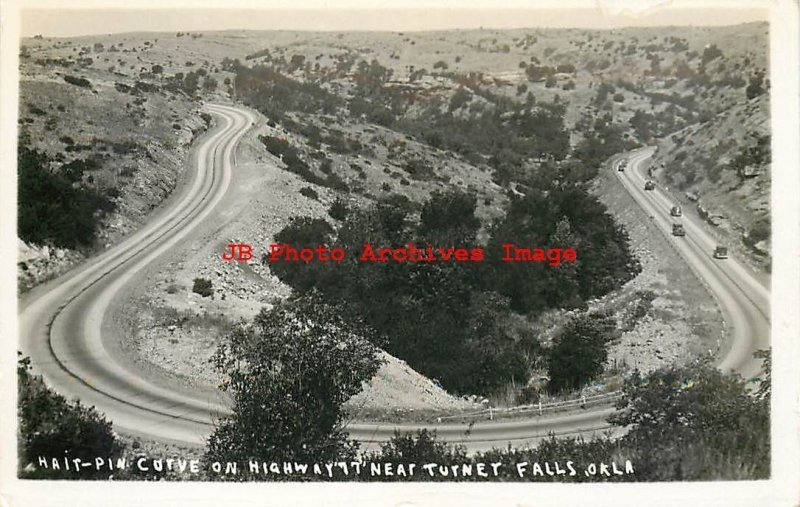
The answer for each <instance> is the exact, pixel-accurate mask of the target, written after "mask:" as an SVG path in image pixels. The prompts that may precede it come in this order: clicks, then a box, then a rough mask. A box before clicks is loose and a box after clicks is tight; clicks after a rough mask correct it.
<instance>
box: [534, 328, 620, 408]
mask: <svg viewBox="0 0 800 507" xmlns="http://www.w3.org/2000/svg"><path fill="white" fill-rule="evenodd" d="M614 329H615V325H614V322H613V320H611V319H610V318H609V317H608V316H606V315H604V314H601V313H591V314H588V315H584V316H580V317H576V318H573V319H572V320H570V321H569V322H567V324H566V325H565V326H564V329H563V330H562V331H561V333H560V334H559V335H558V336H557V337H556V339H555V343H554V344H553V348H552V350H551V351H550V356H549V358H548V361H547V373H548V375H549V376H550V383H549V386H548V387H549V388H550V390H551V391H555V392H557V391H562V390H564V389H577V388H580V387H582V386H583V385H584V384H586V383H587V382H589V381H591V380H592V379H594V378H595V377H596V376H597V375H598V374H599V373H600V372H602V371H603V364H604V363H605V362H606V358H607V357H608V352H607V351H606V344H607V343H608V342H609V341H610V340H611V337H612V332H613V330H614Z"/></svg>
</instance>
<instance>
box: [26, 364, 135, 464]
mask: <svg viewBox="0 0 800 507" xmlns="http://www.w3.org/2000/svg"><path fill="white" fill-rule="evenodd" d="M30 363H31V361H30V358H27V357H25V358H20V359H19V360H18V362H17V393H18V398H19V399H18V402H17V414H18V418H19V434H18V442H19V450H18V455H19V467H20V477H21V478H25V479H56V478H58V479H107V478H109V476H110V475H111V474H112V473H114V472H112V471H110V470H102V469H101V470H92V469H91V467H90V468H89V469H82V470H78V471H76V470H74V469H73V470H66V469H65V468H66V467H65V466H64V459H70V460H72V459H76V458H80V459H81V460H82V461H84V462H91V463H94V459H95V458H97V457H102V458H103V459H106V460H115V459H116V458H117V457H118V456H119V455H120V453H121V452H122V445H121V444H120V443H119V442H117V439H116V437H115V435H114V432H113V431H112V427H111V422H110V421H108V420H106V418H105V417H104V416H102V415H101V414H99V413H98V412H97V411H96V410H95V409H94V407H87V406H85V405H82V404H81V403H80V402H68V401H67V399H66V398H64V397H63V396H61V395H60V394H56V393H54V392H53V391H51V390H50V389H49V388H48V387H47V386H46V385H45V384H44V382H43V381H42V379H41V377H38V376H34V375H32V374H31V373H30V369H31V367H30ZM40 457H43V458H45V459H46V460H47V462H48V464H49V463H51V460H52V459H57V460H58V461H59V462H60V464H61V469H60V470H52V469H50V468H47V469H46V468H44V467H39V466H38V463H39V462H38V460H39V458H40ZM28 465H33V470H32V471H31V470H28V469H27V467H28Z"/></svg>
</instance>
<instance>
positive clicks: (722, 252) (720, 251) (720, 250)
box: [714, 246, 728, 259]
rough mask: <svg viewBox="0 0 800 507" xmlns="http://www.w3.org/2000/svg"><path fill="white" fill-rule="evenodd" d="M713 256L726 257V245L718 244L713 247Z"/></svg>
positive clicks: (716, 257) (717, 257)
mask: <svg viewBox="0 0 800 507" xmlns="http://www.w3.org/2000/svg"><path fill="white" fill-rule="evenodd" d="M714 258H715V259H727V258H728V247H726V246H718V247H717V248H715V249H714Z"/></svg>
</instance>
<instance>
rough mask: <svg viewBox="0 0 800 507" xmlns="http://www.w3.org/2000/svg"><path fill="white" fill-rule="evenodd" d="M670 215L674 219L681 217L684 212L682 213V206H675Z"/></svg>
mask: <svg viewBox="0 0 800 507" xmlns="http://www.w3.org/2000/svg"><path fill="white" fill-rule="evenodd" d="M669 214H670V215H672V216H674V217H679V216H681V215H682V214H683V212H682V211H681V207H680V206H673V207H672V209H670V210H669Z"/></svg>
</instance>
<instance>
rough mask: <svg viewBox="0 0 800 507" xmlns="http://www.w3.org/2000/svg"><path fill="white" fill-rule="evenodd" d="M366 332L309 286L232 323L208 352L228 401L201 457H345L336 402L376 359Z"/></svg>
mask: <svg viewBox="0 0 800 507" xmlns="http://www.w3.org/2000/svg"><path fill="white" fill-rule="evenodd" d="M368 332H369V331H368V330H367V329H365V328H364V327H362V326H360V325H359V323H358V321H353V320H347V321H345V320H344V319H343V318H342V317H341V315H340V312H338V311H337V310H335V309H334V308H332V307H330V306H328V305H326V304H323V303H321V301H320V299H319V295H318V294H317V293H315V292H313V293H310V294H308V295H306V296H303V297H300V298H298V299H295V300H291V301H289V302H286V303H284V304H281V305H279V306H277V307H275V308H273V309H272V310H266V309H265V310H262V311H261V312H260V313H259V314H258V315H257V316H256V318H255V320H254V322H253V323H252V324H250V325H242V326H239V327H238V328H237V329H235V330H234V331H233V332H232V333H231V335H230V336H229V337H228V339H227V340H226V341H225V342H223V343H222V344H221V345H220V347H219V349H218V350H217V352H216V353H215V355H214V357H213V362H214V365H215V367H216V368H217V370H219V371H220V372H222V373H224V374H225V375H226V377H227V380H226V381H225V384H224V385H225V387H224V388H225V389H226V390H227V391H229V392H230V393H231V394H232V396H233V401H234V404H233V410H232V414H231V415H230V416H228V417H226V418H225V419H223V420H222V421H220V422H219V423H218V425H217V427H216V429H215V430H214V433H213V434H212V435H211V437H210V438H209V440H208V447H207V451H206V455H207V457H208V458H209V459H211V460H247V459H251V458H252V459H259V460H272V461H281V460H296V461H299V462H307V463H311V462H317V461H328V460H336V459H338V458H343V457H352V456H353V455H354V448H353V447H351V444H350V443H348V442H347V440H346V434H345V433H344V431H343V410H342V405H343V404H344V402H345V401H347V400H348V399H350V397H352V396H353V395H355V394H357V393H358V392H359V391H360V390H361V389H362V385H363V383H364V382H367V381H368V380H369V379H370V378H372V376H373V375H375V373H376V372H377V370H378V367H379V366H380V364H381V360H380V359H379V358H378V356H377V349H376V348H375V347H374V346H373V345H372V344H370V343H369V342H368V341H367V340H366V339H365V338H364V337H363V336H365V335H366V334H367V333H368Z"/></svg>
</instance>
